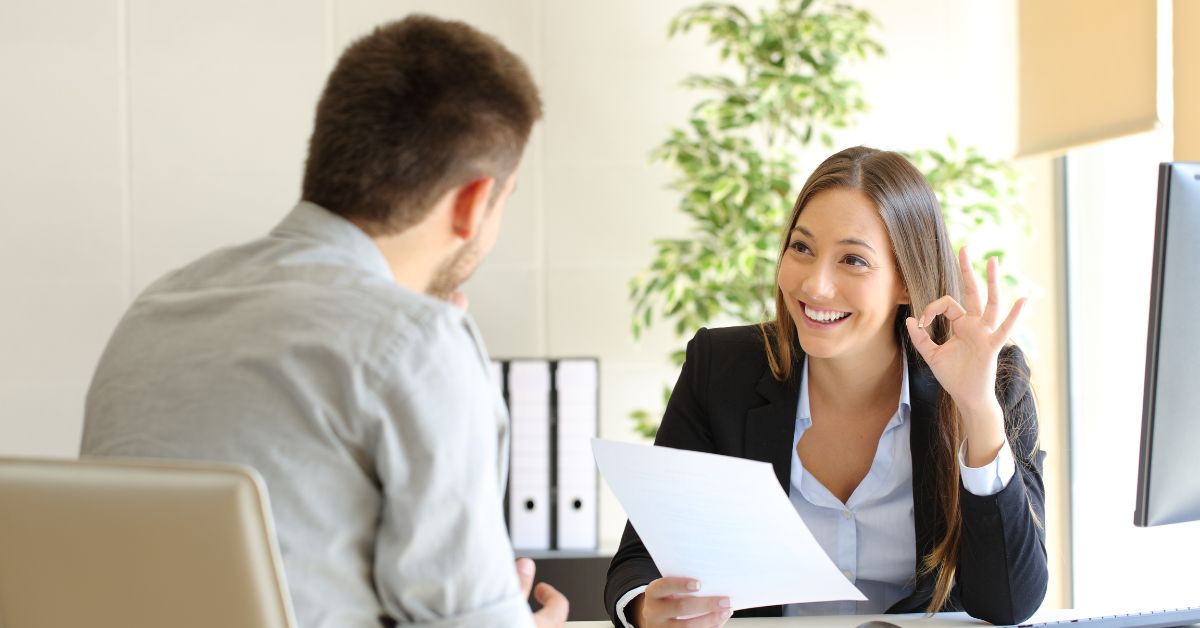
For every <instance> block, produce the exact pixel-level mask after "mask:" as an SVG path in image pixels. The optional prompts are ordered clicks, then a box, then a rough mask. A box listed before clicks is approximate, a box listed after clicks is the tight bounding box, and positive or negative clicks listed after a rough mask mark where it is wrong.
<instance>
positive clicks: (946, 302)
mask: <svg viewBox="0 0 1200 628" xmlns="http://www.w3.org/2000/svg"><path fill="white" fill-rule="evenodd" d="M939 314H940V315H943V316H945V317H946V320H948V321H950V322H951V323H953V322H954V321H956V320H958V319H960V318H962V317H963V316H966V315H967V310H966V309H964V308H963V306H962V305H961V304H960V303H959V302H958V301H955V300H954V297H952V296H950V295H948V294H947V295H945V296H942V297H940V298H938V300H936V301H934V302H933V303H930V304H929V305H927V306H925V311H924V312H922V313H921V319H920V320H919V321H917V324H918V326H920V327H924V326H926V325H928V324H930V323H932V322H933V319H935V318H937V317H938V315H939Z"/></svg>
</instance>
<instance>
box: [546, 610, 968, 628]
mask: <svg viewBox="0 0 1200 628" xmlns="http://www.w3.org/2000/svg"><path fill="white" fill-rule="evenodd" d="M872 619H877V620H881V621H889V622H892V623H893V624H896V625H898V626H904V627H906V628H907V627H908V626H923V627H928V628H965V627H967V626H969V627H971V628H979V627H980V626H991V624H989V623H987V622H985V621H980V620H978V619H972V618H971V617H970V616H969V615H967V614H966V613H938V614H937V615H933V616H931V617H930V616H926V615H923V614H920V613H917V614H913V615H820V616H812V617H748V618H744V619H731V620H729V623H727V624H725V625H726V626H734V627H739V628H740V627H750V626H760V627H765V626H775V627H780V626H796V627H808V628H815V627H816V626H821V627H822V628H825V627H826V626H828V627H829V628H857V627H858V626H859V625H860V624H862V623H864V622H868V621H871V620H872ZM567 625H568V626H570V627H571V628H602V627H604V626H612V622H607V621H569V622H567Z"/></svg>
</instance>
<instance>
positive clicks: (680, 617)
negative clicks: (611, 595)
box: [626, 578, 732, 628]
mask: <svg viewBox="0 0 1200 628" xmlns="http://www.w3.org/2000/svg"><path fill="white" fill-rule="evenodd" d="M699 590H700V582H699V581H698V580H693V579H691V578H659V579H658V580H655V581H654V582H651V583H650V584H649V585H648V586H647V587H646V591H645V592H644V593H642V594H641V595H639V596H637V597H636V598H634V599H633V601H632V602H630V604H629V608H627V609H626V612H627V615H626V616H627V617H635V618H636V620H637V621H636V625H637V627H638V628H657V627H659V626H672V627H678V628H708V627H710V626H711V627H717V626H724V625H725V622H726V621H729V617H730V615H732V611H730V610H729V598H727V597H721V596H707V597H705V596H699V595H696V592H697V591H699Z"/></svg>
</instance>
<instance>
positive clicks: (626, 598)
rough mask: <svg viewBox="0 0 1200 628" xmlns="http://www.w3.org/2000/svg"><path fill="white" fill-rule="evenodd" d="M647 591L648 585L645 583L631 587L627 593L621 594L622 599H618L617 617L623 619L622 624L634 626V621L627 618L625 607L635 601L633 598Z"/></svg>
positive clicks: (629, 626) (630, 627)
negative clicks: (634, 587)
mask: <svg viewBox="0 0 1200 628" xmlns="http://www.w3.org/2000/svg"><path fill="white" fill-rule="evenodd" d="M645 591H646V587H645V586H644V585H643V586H640V587H638V588H636V589H630V590H629V591H627V592H626V593H625V595H622V596H621V599H619V600H617V619H620V620H621V624H622V625H623V626H625V628H633V623H632V622H630V621H629V620H628V619H626V618H625V607H626V606H628V605H629V603H630V602H632V601H633V598H635V597H637V596H639V595H641V594H642V593H644V592H645Z"/></svg>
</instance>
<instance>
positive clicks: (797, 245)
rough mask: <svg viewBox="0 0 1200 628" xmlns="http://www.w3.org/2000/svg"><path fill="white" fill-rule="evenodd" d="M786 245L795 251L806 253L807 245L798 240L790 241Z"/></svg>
mask: <svg viewBox="0 0 1200 628" xmlns="http://www.w3.org/2000/svg"><path fill="white" fill-rule="evenodd" d="M788 247H789V248H791V249H792V250H793V251H795V252H797V253H807V252H808V245H807V244H805V243H803V242H801V241H799V240H797V241H795V242H792V243H791V244H789V245H788Z"/></svg>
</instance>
